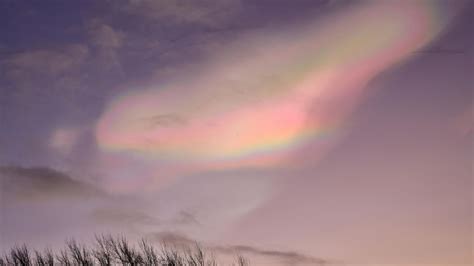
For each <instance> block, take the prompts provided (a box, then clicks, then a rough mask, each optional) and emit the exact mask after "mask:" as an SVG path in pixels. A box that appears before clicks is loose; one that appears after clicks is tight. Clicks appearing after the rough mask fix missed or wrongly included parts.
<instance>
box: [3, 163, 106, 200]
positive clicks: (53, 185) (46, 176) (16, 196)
mask: <svg viewBox="0 0 474 266" xmlns="http://www.w3.org/2000/svg"><path fill="white" fill-rule="evenodd" d="M0 182H1V184H2V186H1V188H0V189H1V192H2V195H4V196H5V197H6V198H7V199H8V198H11V199H12V200H25V201H37V200H41V199H44V200H61V199H74V198H77V199H83V198H91V197H96V198H98V197H104V196H105V194H104V192H102V191H100V190H99V189H97V188H95V187H93V186H91V185H89V184H86V183H83V182H80V181H78V180H75V179H72V178H71V177H69V176H68V175H66V174H64V173H61V172H58V171H56V170H53V169H50V168H44V167H31V168H25V167H19V166H2V167H0Z"/></svg>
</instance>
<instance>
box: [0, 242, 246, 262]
mask: <svg viewBox="0 0 474 266" xmlns="http://www.w3.org/2000/svg"><path fill="white" fill-rule="evenodd" d="M10 265H14V266H17V265H18V266H53V265H65V266H92V265H101V266H111V265H127V266H138V265H140V266H142V265H147V266H148V265H150V266H218V265H219V264H218V263H217V261H216V259H215V258H214V257H213V256H212V255H210V254H208V253H207V252H206V250H205V249H204V248H203V247H201V246H200V245H199V244H197V243H196V244H195V245H192V246H183V245H181V246H180V247H177V246H173V245H168V244H166V243H163V244H162V245H161V249H160V251H159V252H158V251H157V250H156V249H155V247H154V246H153V245H151V244H150V243H149V242H147V241H146V240H144V239H142V240H141V241H139V242H138V244H137V245H134V244H131V243H129V242H128V241H127V239H126V238H125V237H112V236H110V235H98V236H96V237H95V244H94V245H93V246H92V247H90V248H89V247H87V246H85V245H83V244H79V243H78V242H77V241H76V240H74V239H70V240H68V241H66V246H65V248H64V249H61V250H59V251H58V252H57V253H56V254H54V252H53V251H52V250H51V249H45V250H44V251H42V252H41V251H37V250H35V251H34V252H30V250H29V249H28V247H27V246H26V245H22V246H15V247H13V248H11V249H10V251H9V252H7V253H5V254H4V255H3V257H0V266H10ZM232 265H233V266H248V265H249V264H248V261H247V260H246V259H245V258H244V257H242V256H238V257H237V259H236V262H235V263H233V264H232Z"/></svg>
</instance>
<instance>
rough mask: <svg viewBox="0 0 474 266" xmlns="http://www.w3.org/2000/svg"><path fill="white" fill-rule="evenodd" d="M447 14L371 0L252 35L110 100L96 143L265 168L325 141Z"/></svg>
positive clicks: (436, 6)
mask: <svg viewBox="0 0 474 266" xmlns="http://www.w3.org/2000/svg"><path fill="white" fill-rule="evenodd" d="M447 13H448V12H447V11H446V10H442V9H441V7H440V3H439V2H437V1H368V2H366V3H363V4H360V5H358V6H350V7H348V9H347V10H340V11H338V12H334V13H333V14H331V15H329V16H328V17H326V18H324V19H322V20H318V21H316V22H313V23H308V24H307V25H303V26H300V27H299V28H292V29H287V30H288V31H284V32H281V31H280V32H276V31H273V32H269V31H265V32H259V33H253V34H249V35H248V36H245V37H242V38H241V40H240V41H238V42H236V43H232V44H230V45H229V46H228V47H227V48H226V49H225V50H224V51H216V55H215V56H213V57H212V59H210V60H209V62H208V63H206V64H202V65H199V66H198V68H196V69H193V70H191V71H189V70H188V71H187V72H186V73H183V76H182V77H183V78H182V79H181V80H179V81H172V82H163V83H161V84H155V85H154V86H152V87H151V88H148V89H146V90H142V91H134V92H133V93H129V94H126V95H121V96H119V97H117V98H116V99H114V100H113V101H112V102H111V103H110V104H109V105H108V108H107V109H106V110H105V111H104V113H103V114H102V116H101V117H100V119H99V121H98V123H97V128H96V137H97V142H98V144H99V146H100V148H101V149H102V150H103V151H105V152H112V153H120V154H124V153H125V154H127V153H128V154H132V155H133V156H134V158H137V157H136V156H137V155H138V158H140V157H143V158H147V160H152V161H157V162H160V163H164V164H172V165H186V166H187V167H188V166H199V167H205V168H208V167H210V168H212V169H216V168H218V169H222V168H229V167H232V168H233V167H250V166H268V165H272V164H274V163H275V162H279V161H281V159H283V158H285V157H286V156H288V154H289V151H293V150H295V149H296V148H298V147H301V146H302V145H304V144H308V143H314V142H315V141H318V142H322V143H327V142H330V141H331V139H333V138H331V136H333V135H335V133H337V132H338V131H339V130H340V128H341V127H343V126H344V121H345V120H346V118H347V116H348V115H349V114H350V112H351V110H352V109H353V107H354V106H355V104H356V103H357V102H359V101H360V100H361V97H362V96H363V94H364V89H365V84H366V83H367V82H368V81H369V80H371V79H372V78H374V77H375V76H376V75H377V74H378V73H380V72H381V71H384V70H386V69H387V68H389V67H390V66H392V65H394V64H396V63H398V62H400V61H402V60H404V59H406V58H408V57H409V56H411V55H412V54H413V52H414V51H416V50H417V49H419V48H421V47H423V46H425V45H427V44H428V43H429V42H430V41H432V40H433V39H434V38H435V37H436V36H437V35H438V34H439V33H440V32H441V31H442V29H443V28H444V27H445V26H446V24H447V22H448V20H449V19H448V18H450V17H451V14H447ZM381 14H383V15H381ZM319 152H321V151H319Z"/></svg>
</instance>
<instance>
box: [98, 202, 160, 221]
mask: <svg viewBox="0 0 474 266" xmlns="http://www.w3.org/2000/svg"><path fill="white" fill-rule="evenodd" d="M91 216H92V218H93V219H94V220H95V221H97V222H98V223H103V224H108V225H110V224H120V225H127V226H147V225H160V224H161V222H160V221H159V220H158V218H156V217H154V216H152V215H149V214H147V213H146V212H145V211H142V210H140V209H136V208H135V209H130V208H127V207H123V206H122V207H120V206H114V207H108V208H107V207H103V208H97V209H95V210H93V211H92V212H91Z"/></svg>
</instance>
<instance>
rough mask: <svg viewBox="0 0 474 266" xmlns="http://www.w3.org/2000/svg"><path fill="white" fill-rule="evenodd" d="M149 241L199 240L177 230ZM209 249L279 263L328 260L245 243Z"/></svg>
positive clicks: (187, 242) (153, 235) (182, 243)
mask: <svg viewBox="0 0 474 266" xmlns="http://www.w3.org/2000/svg"><path fill="white" fill-rule="evenodd" d="M146 237H147V238H148V239H149V240H150V241H153V242H158V243H164V244H165V245H174V246H192V245H195V244H196V243H198V242H199V241H197V240H195V239H192V238H190V237H188V236H187V235H185V234H183V233H180V232H177V231H162V232H154V233H150V234H148V235H147V236H146ZM205 246H206V248H208V249H209V250H210V251H212V252H214V253H216V254H223V255H228V256H234V255H237V254H239V255H243V256H245V257H248V258H254V257H263V258H265V259H269V260H270V261H273V262H275V263H278V264H279V265H313V266H319V265H328V264H329V261H328V260H324V259H320V258H315V257H312V256H308V255H305V254H302V253H298V252H294V251H280V250H269V249H262V248H257V247H252V246H247V245H228V246H221V245H205ZM267 261H268V260H267Z"/></svg>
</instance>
